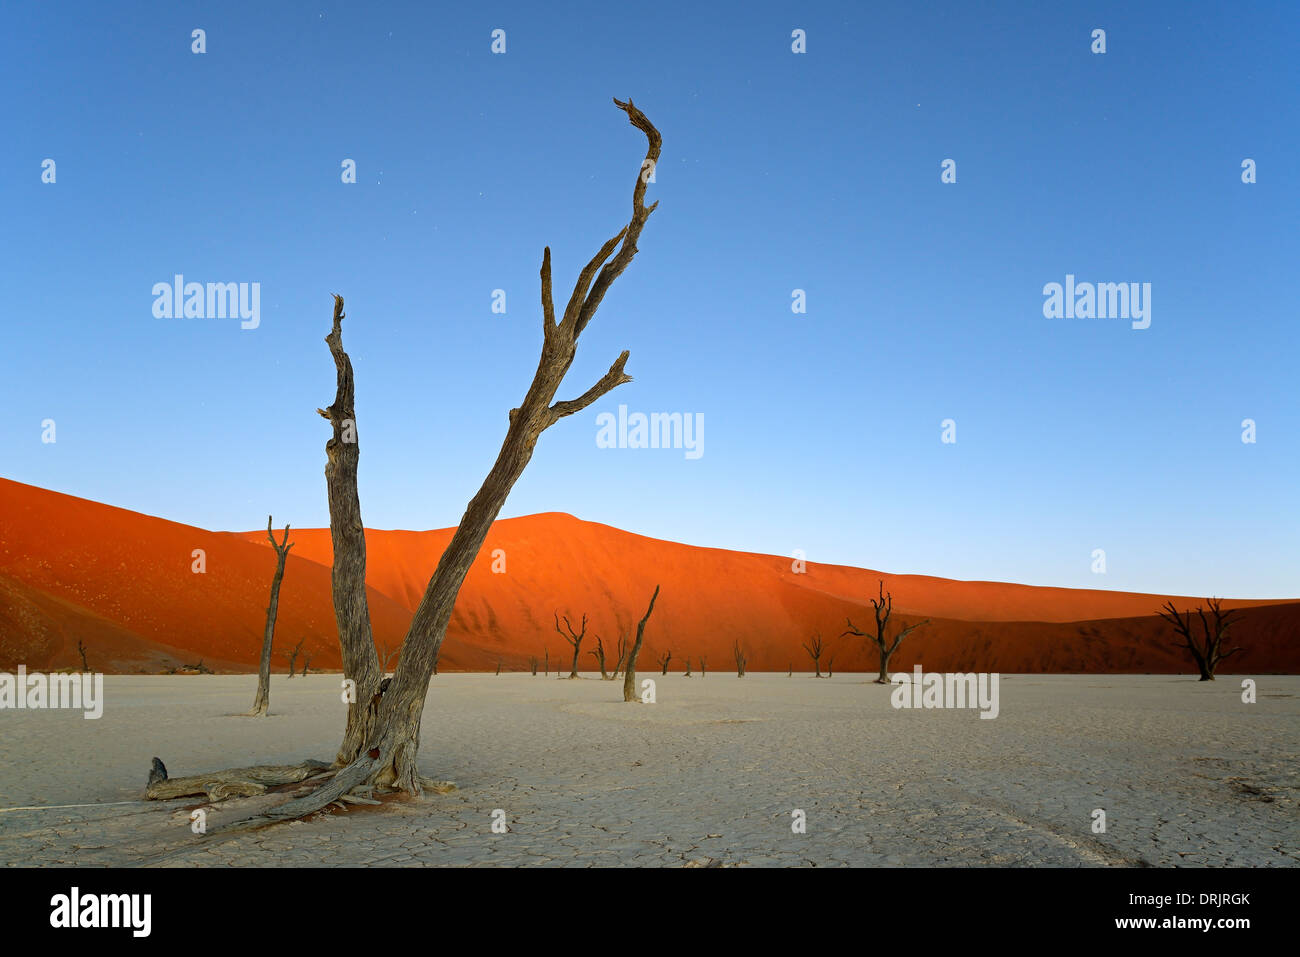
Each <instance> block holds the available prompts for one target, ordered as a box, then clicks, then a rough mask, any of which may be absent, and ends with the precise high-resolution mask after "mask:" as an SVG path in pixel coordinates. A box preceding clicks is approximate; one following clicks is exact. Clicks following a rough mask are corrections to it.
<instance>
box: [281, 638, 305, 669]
mask: <svg viewBox="0 0 1300 957" xmlns="http://www.w3.org/2000/svg"><path fill="white" fill-rule="evenodd" d="M305 640H306V639H303V638H299V639H298V644H296V645H294V646H293V647H292V648H291V649H290V650H288V651H281V652H280V654H282V655H284V657H286V658H288V659H289V677H290V678H292V677H293V673H294V671H295V670H296V669H297V666H298V656H299V655H300V654H302V643H303V641H305Z"/></svg>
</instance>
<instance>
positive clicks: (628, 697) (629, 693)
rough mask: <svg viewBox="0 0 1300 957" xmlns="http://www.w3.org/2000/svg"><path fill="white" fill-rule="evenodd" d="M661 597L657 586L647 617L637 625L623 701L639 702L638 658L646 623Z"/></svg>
mask: <svg viewBox="0 0 1300 957" xmlns="http://www.w3.org/2000/svg"><path fill="white" fill-rule="evenodd" d="M658 597H659V586H658V585H655V593H654V594H653V595H651V596H650V607H649V608H647V609H646V610H645V617H644V618H642V619H641V621H640V622H638V623H637V626H636V642H635V644H633V645H632V650H631V651H629V652H628V653H627V667H626V668H625V669H624V670H623V700H624V701H639V700H640V699H639V698H637V696H636V657H637V655H639V654H641V642H642V641H643V640H645V623H646V622H647V621H649V620H650V613H651V612H652V611H654V610H655V599H657V598H658Z"/></svg>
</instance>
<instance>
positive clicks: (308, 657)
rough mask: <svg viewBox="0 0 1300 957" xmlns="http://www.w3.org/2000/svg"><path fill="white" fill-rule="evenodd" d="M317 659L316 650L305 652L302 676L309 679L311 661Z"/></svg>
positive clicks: (303, 654)
mask: <svg viewBox="0 0 1300 957" xmlns="http://www.w3.org/2000/svg"><path fill="white" fill-rule="evenodd" d="M315 657H316V650H314V649H313V650H311V651H304V652H303V653H302V676H303V677H304V678H306V677H307V670H308V669H309V668H310V667H311V660H312V659H313V658H315Z"/></svg>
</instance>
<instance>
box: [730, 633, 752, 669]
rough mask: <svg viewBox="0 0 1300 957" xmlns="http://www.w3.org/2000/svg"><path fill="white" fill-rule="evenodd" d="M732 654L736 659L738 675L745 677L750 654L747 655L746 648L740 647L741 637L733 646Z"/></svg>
mask: <svg viewBox="0 0 1300 957" xmlns="http://www.w3.org/2000/svg"><path fill="white" fill-rule="evenodd" d="M731 656H732V657H733V658H735V659H736V677H737V678H743V677H745V664H746V663H747V662H748V660H749V656H748V655H746V654H745V651H744V649H743V648H741V647H740V639H739V638H737V639H736V641H735V642H734V643H733V644H732V646H731Z"/></svg>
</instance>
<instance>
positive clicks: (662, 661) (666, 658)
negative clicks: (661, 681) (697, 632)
mask: <svg viewBox="0 0 1300 957" xmlns="http://www.w3.org/2000/svg"><path fill="white" fill-rule="evenodd" d="M657 660H658V662H659V667H660V668H662V669H663V670H662V671H661V672H660V673H661V674H665V675H666V674H668V662H670V661H672V660H673V653H672V652H671V651H665V652H663V653H662V654H661V655H659V657H658V659H657Z"/></svg>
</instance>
